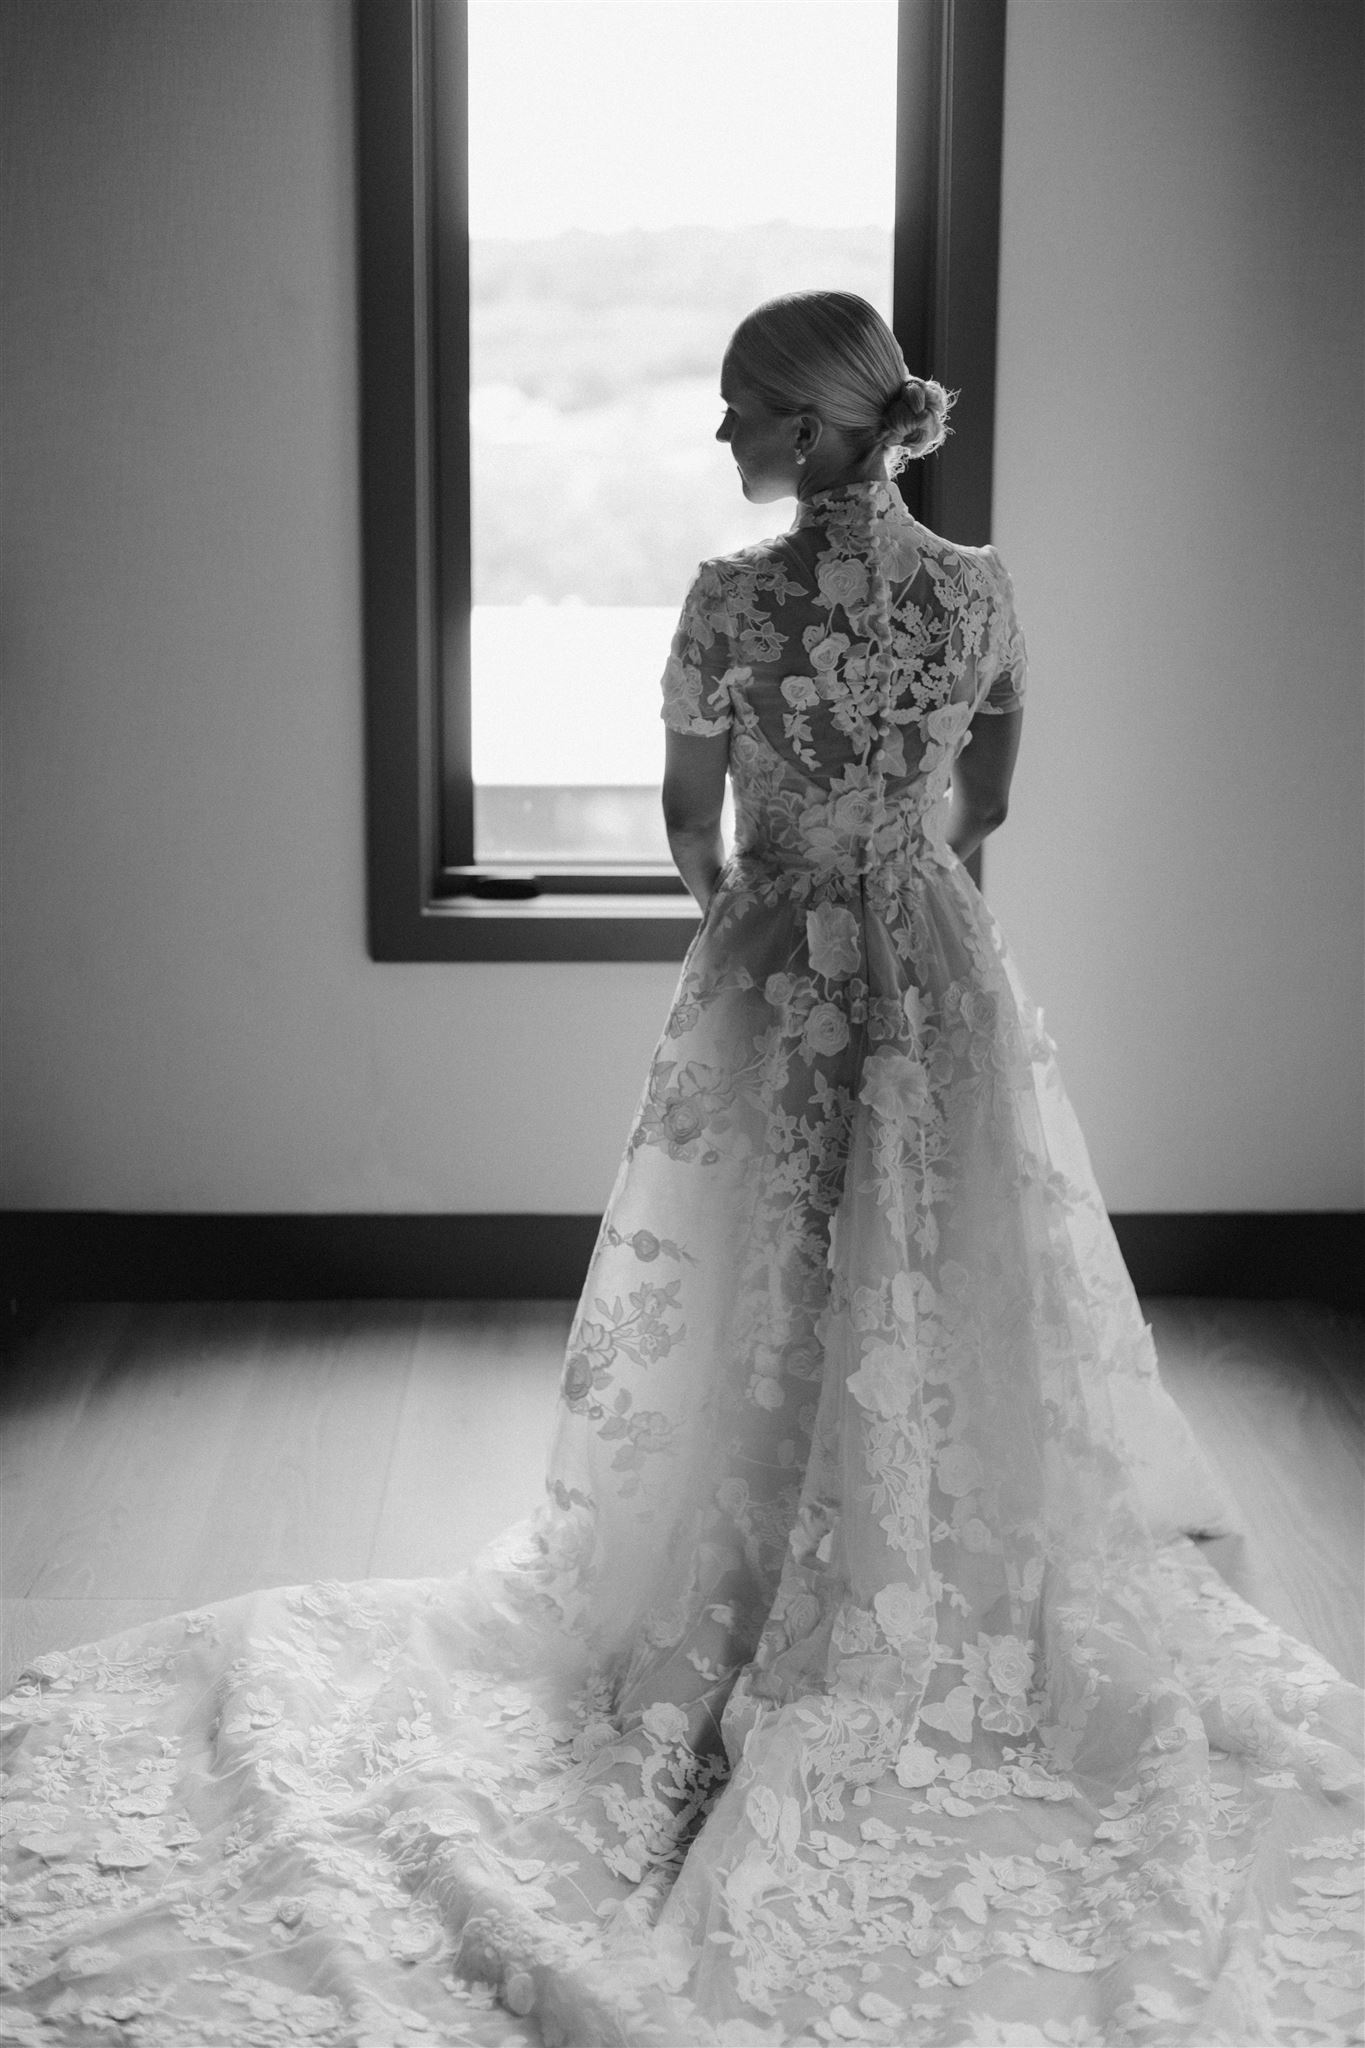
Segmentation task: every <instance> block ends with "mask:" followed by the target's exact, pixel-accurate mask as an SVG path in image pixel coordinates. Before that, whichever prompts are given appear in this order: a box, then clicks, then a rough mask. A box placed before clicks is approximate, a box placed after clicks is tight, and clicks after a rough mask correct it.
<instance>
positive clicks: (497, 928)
mask: <svg viewBox="0 0 1365 2048" xmlns="http://www.w3.org/2000/svg"><path fill="white" fill-rule="evenodd" d="M356 22H357V31H356V102H357V104H356V116H357V120H356V126H357V193H356V196H357V213H358V234H359V314H360V366H361V492H362V505H361V531H362V544H363V579H362V580H363V600H364V648H365V742H366V828H367V853H368V888H369V920H368V924H369V947H370V954H371V957H372V958H373V959H375V960H677V959H681V957H682V954H683V953H684V951H685V950H686V947H687V944H688V942H689V940H690V939H691V937H692V935H693V933H694V932H695V930H696V923H697V920H696V912H695V909H694V908H693V906H692V904H691V902H690V899H688V898H687V897H686V896H685V894H684V892H683V890H682V885H681V883H680V882H679V881H678V880H677V878H676V877H675V876H672V875H671V874H669V873H667V872H665V871H663V870H660V869H627V868H614V867H613V868H605V867H604V868H601V869H595V870H582V871H577V872H575V873H573V874H569V873H544V874H540V875H538V876H537V878H536V879H535V881H534V882H531V883H530V884H529V885H526V884H523V885H521V886H530V887H532V888H534V889H535V891H536V893H535V894H533V895H527V896H525V897H521V898H512V897H509V896H508V895H507V894H505V893H504V892H505V891H507V890H509V889H513V890H515V889H516V888H517V887H518V886H519V885H518V883H517V882H516V881H515V880H513V881H510V882H509V881H508V880H507V879H505V878H499V877H497V876H493V875H480V873H479V871H478V870H477V869H475V868H474V867H473V865H472V854H473V781H472V772H471V752H470V739H469V614H470V600H471V581H470V547H469V475H470V468H469V408H468V404H467V403H466V402H463V400H461V399H459V398H457V394H463V393H467V391H468V388H469V297H468V293H469V284H468V277H469V270H468V227H467V193H466V168H465V167H466V159H467V139H466V123H465V107H466V93H467V77H468V68H467V56H466V47H467V46H466V15H465V5H464V0H358V5H357V10H356ZM1004 58H1005V0H898V54H897V89H896V91H897V96H896V130H897V141H896V225H895V231H894V241H893V290H892V323H893V325H894V327H895V331H896V335H897V338H898V339H899V341H900V343H901V346H902V348H903V349H904V352H905V356H906V360H907V361H908V362H909V363H910V365H911V367H912V368H913V369H916V370H919V371H921V372H923V373H925V374H932V375H934V376H936V377H938V378H940V379H941V381H943V382H944V383H946V384H948V385H950V386H952V387H953V388H956V389H959V390H960V391H961V392H962V394H963V396H962V399H961V402H960V404H959V406H958V408H957V410H956V412H955V413H954V415H953V426H954V432H953V435H952V437H951V438H950V440H949V441H948V443H947V444H946V446H945V448H944V449H942V450H941V451H940V452H939V454H937V455H936V456H934V457H932V458H931V459H930V461H928V462H927V463H916V464H914V465H912V466H911V467H910V468H909V469H908V470H907V471H906V472H905V473H904V474H903V476H902V478H901V489H902V492H903V494H904V496H905V499H906V502H907V503H908V505H909V507H910V509H911V511H912V512H913V513H914V514H915V515H916V516H917V517H918V518H920V519H922V520H923V521H924V522H925V523H926V524H927V525H929V526H932V527H934V528H935V529H936V530H938V531H939V532H942V533H946V534H948V535H949V536H950V537H951V538H953V539H954V540H960V541H967V542H974V543H975V542H981V541H985V540H987V539H989V537H990V525H991V483H992V475H991V470H992V446H993V441H994V431H995V338H996V307H997V272H998V262H999V238H1000V158H1001V123H1002V114H1003V103H1004ZM438 104H439V105H440V106H441V107H442V108H443V109H444V114H443V118H442V121H441V122H440V123H439V124H438V123H437V122H436V120H435V118H434V112H433V110H434V108H435V107H436V106H437V105H438ZM678 595H679V602H680V603H681V599H682V595H683V593H682V592H681V591H680V592H679V594H678ZM665 652H666V650H664V649H661V650H660V667H661V668H662V665H663V655H664V653H665Z"/></svg>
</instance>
